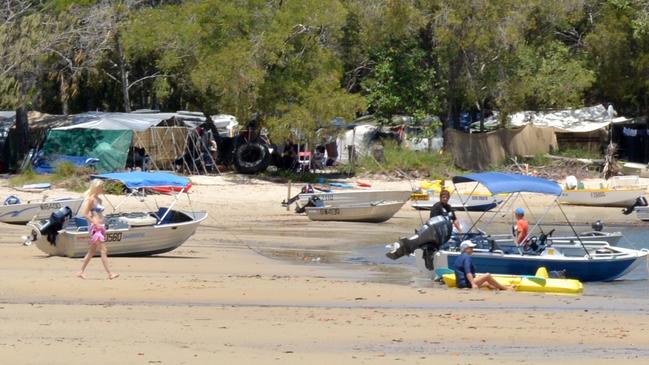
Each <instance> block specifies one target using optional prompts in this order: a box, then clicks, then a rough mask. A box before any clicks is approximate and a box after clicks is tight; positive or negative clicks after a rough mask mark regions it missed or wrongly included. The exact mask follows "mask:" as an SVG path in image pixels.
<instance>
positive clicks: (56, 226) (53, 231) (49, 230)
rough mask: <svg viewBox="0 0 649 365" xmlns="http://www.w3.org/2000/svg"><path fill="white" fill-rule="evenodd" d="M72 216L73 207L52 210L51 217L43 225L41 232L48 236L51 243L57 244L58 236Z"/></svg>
mask: <svg viewBox="0 0 649 365" xmlns="http://www.w3.org/2000/svg"><path fill="white" fill-rule="evenodd" d="M70 218H72V209H70V208H69V207H63V208H61V209H59V210H56V211H54V212H52V214H51V215H50V218H49V219H48V220H47V222H46V223H45V224H44V225H43V226H42V227H41V229H40V231H41V234H42V235H46V236H47V241H48V242H49V243H50V244H51V245H53V246H54V245H56V236H57V235H58V234H59V231H60V230H61V229H63V226H64V225H65V223H67V221H68V219H70Z"/></svg>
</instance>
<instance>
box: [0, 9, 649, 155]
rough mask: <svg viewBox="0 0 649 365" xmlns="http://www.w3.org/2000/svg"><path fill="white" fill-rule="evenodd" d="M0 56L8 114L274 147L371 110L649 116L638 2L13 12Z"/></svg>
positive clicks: (645, 34) (2, 29) (647, 52)
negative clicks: (133, 124)
mask: <svg viewBox="0 0 649 365" xmlns="http://www.w3.org/2000/svg"><path fill="white" fill-rule="evenodd" d="M7 14H13V15H12V16H8V15H7ZM0 44H2V47H1V48H0V108H2V109H9V110H11V109H15V108H17V107H19V106H24V107H28V108H31V109H36V110H40V111H47V112H51V113H61V112H63V111H65V110H66V106H68V107H69V110H68V111H69V112H70V113H77V112H84V111H88V110H107V111H122V110H124V109H126V108H127V107H129V108H130V107H131V106H132V107H134V108H153V109H161V110H165V111H169V110H180V109H198V110H200V111H204V112H207V113H228V114H234V115H235V116H236V117H237V118H238V119H239V120H240V121H241V122H245V121H247V120H248V119H249V117H250V116H251V115H252V114H253V113H256V112H259V113H261V115H262V117H263V119H264V121H265V125H264V126H265V127H268V128H269V129H270V133H271V136H272V137H273V139H274V140H275V141H276V142H278V143H281V142H282V141H283V140H285V139H289V138H295V137H297V136H299V137H300V138H301V139H302V142H305V141H309V142H311V144H313V143H316V142H317V136H316V133H315V131H316V130H317V129H318V128H320V127H323V126H326V125H327V124H328V122H329V121H330V120H331V118H334V117H343V118H345V119H347V120H348V121H349V120H352V119H354V118H355V116H356V115H357V114H358V113H365V112H368V111H369V112H374V113H375V114H376V115H377V117H379V119H381V120H384V121H389V120H390V119H391V118H392V117H393V116H394V115H395V114H409V115H411V116H414V117H415V119H416V120H422V119H423V118H424V117H425V116H428V115H438V116H440V117H441V118H442V120H444V122H446V123H448V120H449V119H458V115H459V113H460V112H461V111H473V112H475V111H481V112H484V111H488V110H500V111H501V113H500V115H501V116H502V118H503V120H505V118H506V116H507V115H508V114H509V113H512V112H516V111H520V110H531V109H536V110H542V109H551V108H564V107H578V106H582V105H583V104H595V103H607V102H612V103H613V104H614V105H615V107H616V109H617V110H618V111H620V112H621V114H622V113H623V114H625V115H642V114H647V113H648V112H649V98H648V97H647V95H649V79H648V78H647V77H646V75H647V74H649V6H648V5H647V1H644V0H598V1H585V0H522V1H521V0H500V1H492V0H466V1H453V0H385V1H375V0H291V1H268V0H229V1H226V0H192V1H176V0H156V1H125V0H119V1H97V0H48V1H28V0H15V1H9V2H6V4H5V6H3V7H2V11H0ZM118 45H119V47H118ZM123 77H124V78H125V79H126V80H125V81H124V80H123ZM129 95H130V96H131V100H130V102H126V101H125V100H126V99H128V96H129ZM483 115H484V114H483ZM423 127H424V128H428V129H429V131H428V132H430V131H432V128H433V127H435V124H430V125H423Z"/></svg>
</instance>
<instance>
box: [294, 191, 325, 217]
mask: <svg viewBox="0 0 649 365" xmlns="http://www.w3.org/2000/svg"><path fill="white" fill-rule="evenodd" d="M308 207H324V202H323V201H322V199H320V198H318V197H317V196H316V195H314V196H312V197H310V198H309V201H308V202H307V203H306V204H304V206H303V207H301V206H299V205H296V207H295V213H304V212H306V208H308Z"/></svg>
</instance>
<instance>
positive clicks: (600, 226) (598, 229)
mask: <svg viewBox="0 0 649 365" xmlns="http://www.w3.org/2000/svg"><path fill="white" fill-rule="evenodd" d="M590 227H591V228H592V229H593V231H595V232H601V231H602V229H604V223H602V221H600V220H599V219H598V220H596V221H595V223H593V224H591V225H590Z"/></svg>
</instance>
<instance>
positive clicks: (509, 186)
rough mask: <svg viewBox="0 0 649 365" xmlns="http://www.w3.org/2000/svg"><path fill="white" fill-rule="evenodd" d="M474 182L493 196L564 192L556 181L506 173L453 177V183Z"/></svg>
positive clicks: (556, 193) (481, 173)
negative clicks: (482, 186)
mask: <svg viewBox="0 0 649 365" xmlns="http://www.w3.org/2000/svg"><path fill="white" fill-rule="evenodd" d="M472 181H476V182H479V183H480V184H482V185H484V186H485V187H486V188H487V189H489V191H490V192H491V193H492V194H502V193H540V194H549V195H557V196H558V195H561V190H562V189H561V186H560V185H559V184H557V183H556V182H554V181H550V180H546V179H541V178H539V177H533V176H526V175H519V174H512V173H506V172H480V173H475V174H468V175H463V176H455V177H453V183H464V182H472Z"/></svg>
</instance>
